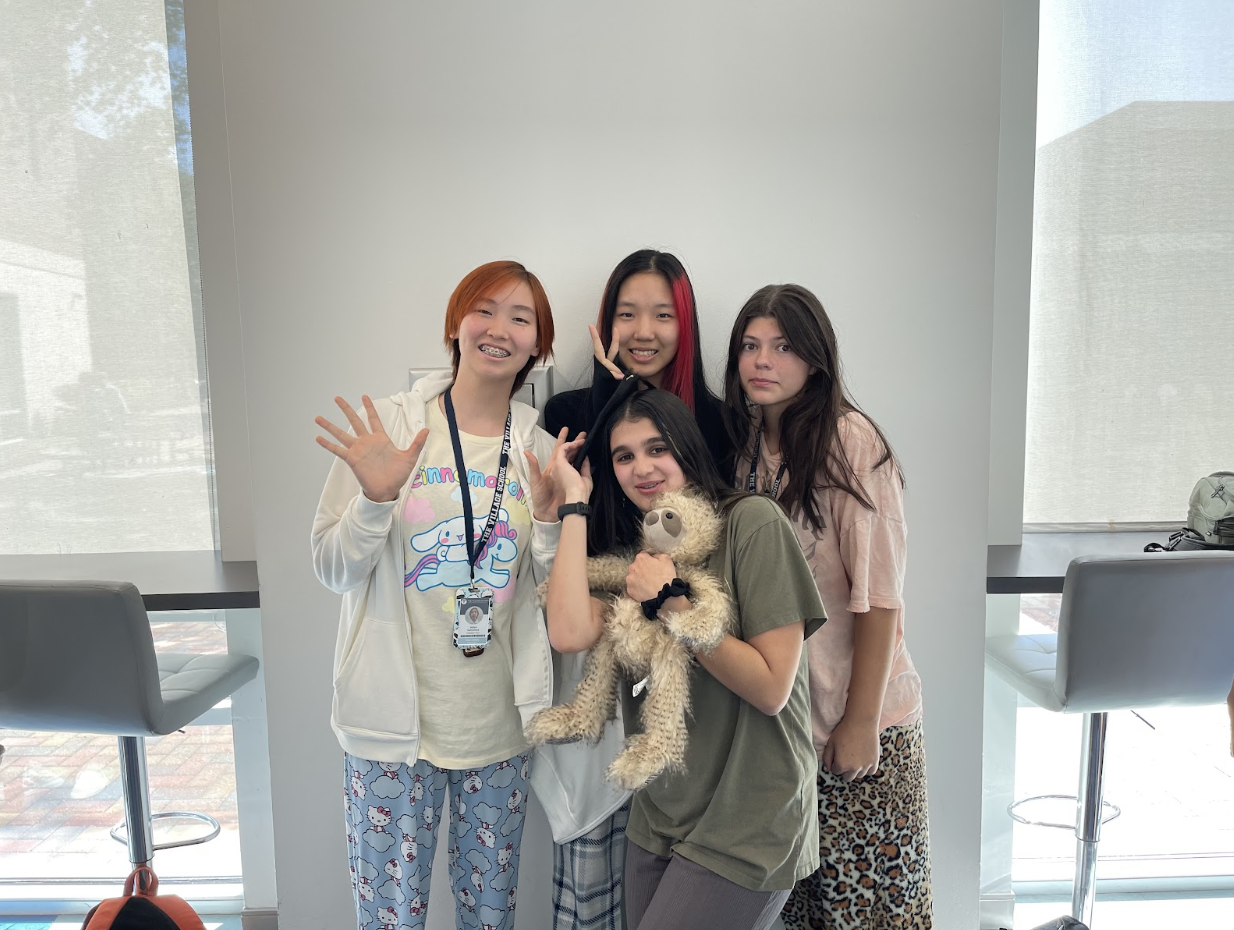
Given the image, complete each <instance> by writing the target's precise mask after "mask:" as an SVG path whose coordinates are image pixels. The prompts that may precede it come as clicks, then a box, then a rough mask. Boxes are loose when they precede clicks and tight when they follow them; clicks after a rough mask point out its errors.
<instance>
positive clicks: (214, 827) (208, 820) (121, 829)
mask: <svg viewBox="0 0 1234 930" xmlns="http://www.w3.org/2000/svg"><path fill="white" fill-rule="evenodd" d="M157 820H197V821H200V822H201V823H204V824H207V825H209V827H210V828H211V829H210V832H209V833H207V834H205V835H204V836H194V837H190V838H189V839H187V840H173V841H170V842H166V843H155V844H153V846H151V849H152V850H155V851H157V850H160V849H175V848H177V847H179V846H198V845H200V844H201V843H208V842H210V841H211V840H212V839H214V838H215V837H216V836H218V835H219V832H220V831H221V830H222V827H220V826H219V822H218V821H217V820H215V819H214V818H213V817H211V816H210V815H209V814H201V813H198V812H197V811H164V812H163V813H161V814H151V815H150V823H151V825H153V824H154V822H155V821H157ZM111 838H112V839H113V840H115V841H116V842H117V843H128V830H127V824H123V823H121V824H117V825H116V826H114V827H112V828H111Z"/></svg>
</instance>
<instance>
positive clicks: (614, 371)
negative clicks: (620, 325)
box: [587, 323, 626, 381]
mask: <svg viewBox="0 0 1234 930" xmlns="http://www.w3.org/2000/svg"><path fill="white" fill-rule="evenodd" d="M587 329H589V330H590V331H591V350H592V352H593V353H595V356H596V361H597V362H599V363H600V364H601V365H603V366H604V367H605V368H607V369H608V371H609V374H611V375H612V376H613V377H614V378H616V379H617V380H618V381H622V380H624V379H625V376H626V373H625V372H624V371H622V370H621V368H620V367H619V366H618V364H617V353H618V352H619V351H620V350H621V339H620V338H618V336H617V334H616V333H613V341H612V344H611V345H610V346H609V347H608V354H607V355H606V354H605V353H604V343H603V342H601V341H600V331H599V330H598V329H596V325H595V324H594V323H589V324H588V325H587Z"/></svg>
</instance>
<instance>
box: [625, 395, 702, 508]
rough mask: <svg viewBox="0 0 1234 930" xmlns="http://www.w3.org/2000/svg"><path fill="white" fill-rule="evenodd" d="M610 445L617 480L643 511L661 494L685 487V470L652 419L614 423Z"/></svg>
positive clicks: (650, 506) (651, 505)
mask: <svg viewBox="0 0 1234 930" xmlns="http://www.w3.org/2000/svg"><path fill="white" fill-rule="evenodd" d="M609 448H610V450H611V452H612V456H613V474H614V475H615V476H616V478H617V484H618V485H620V487H621V490H622V493H624V494H625V496H626V497H628V498H629V499H630V500H632V501H633V502H634V504H635V506H637V507H638V509H639V510H641V511H643V512H644V513H646V512H647V511H648V510H650V509H651V508H652V507H653V506H655V499H656V497H657V496H658V495H660V494H662V493H664V492H665V491H679V490H681V489H682V488H683V487H685V484H686V476H685V472H683V471H682V470H681V466H680V465H679V464H678V463H677V460H676V459H675V458H673V453H672V452H671V451H670V449H669V447H668V443H667V442H665V441H664V437H663V436H661V435H660V431H659V430H658V429H656V425H655V424H654V423H653V422H651V420H648V419H645V418H644V419H638V420H622V421H621V422H620V423H617V424H615V425H614V426H613V433H612V436H611V438H610V440H609Z"/></svg>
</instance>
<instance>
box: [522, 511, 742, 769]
mask: <svg viewBox="0 0 1234 930" xmlns="http://www.w3.org/2000/svg"><path fill="white" fill-rule="evenodd" d="M723 532H724V520H723V518H722V517H721V516H720V515H719V514H718V513H717V512H716V509H715V507H714V506H713V505H712V504H711V503H710V502H709V501H707V500H706V499H705V498H703V497H702V496H701V495H699V494H698V493H696V492H691V491H688V490H684V491H673V492H670V493H667V494H664V495H662V496H661V497H660V498H659V499H658V500H657V502H656V506H655V508H654V509H652V510H651V511H649V512H648V513H647V514H645V515H644V516H643V539H642V544H641V546H640V548H641V549H643V550H646V551H648V552H653V553H661V552H662V553H665V554H667V555H669V556H671V557H672V559H673V564H674V565H675V566H676V568H677V577H678V578H680V579H681V580H682V581H684V582H686V584H687V585H689V592H690V593H689V595H688V597H689V601H690V607H689V609H688V610H683V611H680V612H673V611H668V610H660V612H659V616H658V618H657V619H654V620H649V619H648V618H647V616H646V615H645V613H644V611H643V606H642V605H641V604H640V603H639V602H638V601H635V600H633V599H631V598H630V597H629V596H628V595H627V594H626V593H625V588H626V574H627V572H628V571H629V567H630V559H628V558H623V557H621V556H616V555H602V556H596V557H593V558H590V559H588V560H587V581H588V584H589V586H590V588H591V590H592V591H593V592H596V593H598V592H605V593H608V594H610V595H611V597H610V599H609V603H608V605H607V610H606V612H605V621H606V622H605V626H604V633H603V635H602V636H601V637H600V641H599V642H597V643H596V644H595V645H594V646H592V647H591V650H590V652H589V654H588V657H587V663H586V666H585V667H584V670H583V677H582V679H581V680H580V682H579V684H578V688H577V690H576V691H575V693H574V699H573V700H572V701H571V702H570V703H568V704H561V705H558V706H556V707H550V708H548V709H546V710H542V711H540V712H539V713H538V714H536V715H535V716H534V717H533V718H532V719H531V721H530V722H529V723H528V725H527V739H528V740H530V741H531V743H532V744H533V745H536V746H538V745H541V744H542V743H568V742H572V741H574V740H578V739H589V740H592V741H593V742H594V741H596V740H598V739H599V738H600V735H601V734H602V732H603V730H604V725H605V723H606V722H607V721H609V720H611V719H612V718H613V716H614V714H615V707H616V701H617V687H618V679H619V669H621V670H624V671H625V672H626V676H627V678H628V680H629V681H632V682H638V683H639V684H637V685H635V686H634V693H635V694H638V693H639V692H640V691H641V690H642V686H644V685H645V686H646V687H647V697H646V699H645V700H644V701H643V705H642V708H641V711H640V720H641V722H642V729H643V732H642V733H638V734H635V735H633V736H630V737H629V738H628V739H627V740H626V746H625V748H624V749H623V750H622V751H621V753H620V754H619V755H618V756H617V758H616V759H614V760H613V763H612V765H611V766H609V770H608V778H609V780H610V781H613V782H615V783H617V784H619V785H621V786H622V787H624V788H629V789H631V790H633V789H636V788H640V787H642V786H643V785H645V784H646V783H647V782H649V781H651V779H653V778H655V777H656V776H657V775H659V774H660V773H661V772H663V771H665V770H677V771H681V770H683V769H684V767H685V749H686V714H687V713H689V712H690V664H691V662H692V661H693V654H694V653H695V652H698V651H709V650H711V649H714V648H715V647H716V646H717V645H719V643H720V640H721V639H723V638H724V634H725V633H727V632H728V631H729V630H730V629H732V626H733V619H734V608H733V602H732V599H731V598H730V597H729V595H728V593H727V592H726V591H725V589H724V584H723V582H722V581H721V580H720V579H718V578H716V577H715V576H714V575H712V574H710V573H709V572H708V571H707V570H706V568H705V566H706V564H707V559H708V558H709V557H710V555H711V554H712V553H713V552H714V551H715V550H716V547H717V546H718V545H719V543H720V535H721V533H723Z"/></svg>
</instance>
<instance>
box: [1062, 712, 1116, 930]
mask: <svg viewBox="0 0 1234 930" xmlns="http://www.w3.org/2000/svg"><path fill="white" fill-rule="evenodd" d="M1108 722H1109V715H1108V714H1085V715H1084V735H1083V738H1082V740H1083V741H1082V743H1081V746H1080V790H1079V794H1078V797H1077V799H1076V801H1077V805H1078V807H1079V812H1078V814H1079V816H1078V817H1077V818H1076V827H1075V837H1076V840H1075V883H1074V884H1073V885H1072V889H1071V916H1073V917H1074V918H1075V919H1076V920H1078V921H1081V922H1082V923H1083V924H1085V926H1090V927H1091V926H1092V922H1093V900H1094V898H1095V897H1096V894H1097V843H1098V841H1099V840H1100V839H1101V792H1102V780H1103V778H1104V775H1105V740H1106V730H1107V725H1108Z"/></svg>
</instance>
